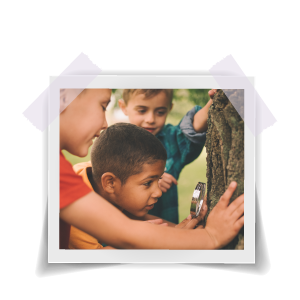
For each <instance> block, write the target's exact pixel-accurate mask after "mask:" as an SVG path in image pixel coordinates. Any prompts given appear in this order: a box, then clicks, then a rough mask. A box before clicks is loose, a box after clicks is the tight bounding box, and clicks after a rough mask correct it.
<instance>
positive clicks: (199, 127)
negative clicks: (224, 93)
mask: <svg viewBox="0 0 300 300" xmlns="http://www.w3.org/2000/svg"><path fill="white" fill-rule="evenodd" d="M216 91H217V90H216V89H214V90H210V91H209V92H208V95H209V97H210V99H209V101H208V102H207V103H206V105H205V106H204V107H203V108H202V109H200V110H199V111H198V112H197V113H196V114H195V116H194V121H193V127H194V129H195V131H196V132H205V131H206V130H207V118H208V109H209V107H210V106H211V105H212V103H213V101H212V99H213V97H214V94H215V93H216Z"/></svg>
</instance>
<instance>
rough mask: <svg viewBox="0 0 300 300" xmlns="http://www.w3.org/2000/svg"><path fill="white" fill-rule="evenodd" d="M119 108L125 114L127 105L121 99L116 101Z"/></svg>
mask: <svg viewBox="0 0 300 300" xmlns="http://www.w3.org/2000/svg"><path fill="white" fill-rule="evenodd" d="M118 103H119V106H120V108H121V109H122V112H123V113H124V114H125V115H126V116H127V107H126V104H125V102H124V100H123V99H119V101H118Z"/></svg>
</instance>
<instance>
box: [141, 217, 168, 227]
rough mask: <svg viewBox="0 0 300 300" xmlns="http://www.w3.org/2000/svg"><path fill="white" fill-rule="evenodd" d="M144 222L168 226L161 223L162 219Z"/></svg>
mask: <svg viewBox="0 0 300 300" xmlns="http://www.w3.org/2000/svg"><path fill="white" fill-rule="evenodd" d="M145 222H149V223H151V224H156V225H163V226H168V223H163V222H164V221H163V220H162V219H154V220H147V221H145Z"/></svg>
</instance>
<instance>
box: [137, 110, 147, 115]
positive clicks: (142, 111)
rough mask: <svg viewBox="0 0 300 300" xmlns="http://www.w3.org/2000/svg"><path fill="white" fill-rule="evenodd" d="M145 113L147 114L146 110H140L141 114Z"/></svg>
mask: <svg viewBox="0 0 300 300" xmlns="http://www.w3.org/2000/svg"><path fill="white" fill-rule="evenodd" d="M145 112H146V110H145V109H139V110H138V113H140V114H143V113H145Z"/></svg>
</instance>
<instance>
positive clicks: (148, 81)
mask: <svg viewBox="0 0 300 300" xmlns="http://www.w3.org/2000/svg"><path fill="white" fill-rule="evenodd" d="M80 78H84V80H82V82H86V79H87V78H88V76H77V75H76V76H64V77H61V76H60V77H59V81H57V83H56V84H55V85H53V86H52V87H51V86H50V101H49V113H52V114H53V112H54V114H55V113H57V116H56V117H55V118H53V119H54V120H53V121H52V122H51V124H50V125H49V127H48V130H49V144H48V145H49V146H48V153H49V157H48V159H49V160H48V172H49V176H48V178H49V182H48V186H49V188H48V262H49V263H229V264H231V263H234V264H237V263H243V264H253V263H255V137H254V135H253V134H252V133H251V131H250V130H249V128H248V127H247V120H244V121H245V182H244V184H245V185H244V191H245V225H244V233H245V243H244V250H124V249H123V250H111V251H110V250H106V251H97V250H63V249H59V151H58V150H59V101H60V99H59V90H60V89H63V88H111V89H116V88H118V89H124V88H164V89H171V88H173V89H175V88H176V89H211V88H217V89H218V88H222V89H233V88H234V89H246V86H245V85H244V84H243V82H244V81H243V80H239V79H241V77H235V76H229V77H227V79H228V80H227V82H228V86H226V87H224V86H222V87H220V86H219V84H218V83H217V81H216V79H215V78H216V77H213V76H201V75H99V76H97V77H96V78H95V76H93V77H92V76H91V80H90V83H89V84H88V85H87V86H86V84H85V83H82V84H81V83H80V82H81V80H80ZM55 79H56V78H51V80H52V81H53V80H54V81H56V80H55ZM248 79H249V80H250V82H251V83H252V84H253V83H254V79H253V78H249V77H248ZM54 81H53V82H54ZM237 83H238V84H237ZM244 95H245V99H244V101H245V105H244V107H246V108H247V109H249V108H250V106H252V105H253V106H252V107H251V108H250V109H252V110H253V111H255V101H254V100H255V99H246V97H247V93H246V92H245V93H244ZM52 117H53V115H52ZM245 117H246V114H245ZM254 117H255V116H253V118H254ZM248 121H251V122H252V121H254V120H248ZM248 124H249V123H248ZM192 192H193V191H191V193H192Z"/></svg>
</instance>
